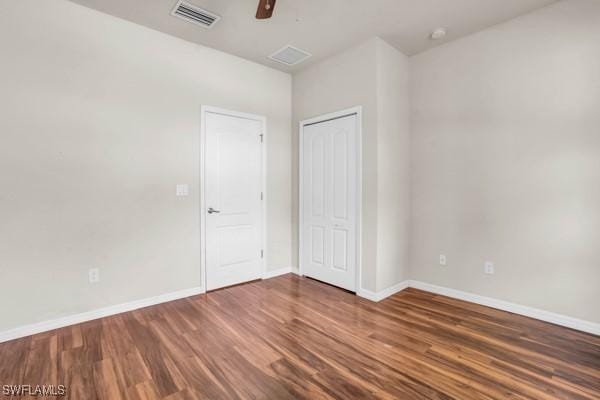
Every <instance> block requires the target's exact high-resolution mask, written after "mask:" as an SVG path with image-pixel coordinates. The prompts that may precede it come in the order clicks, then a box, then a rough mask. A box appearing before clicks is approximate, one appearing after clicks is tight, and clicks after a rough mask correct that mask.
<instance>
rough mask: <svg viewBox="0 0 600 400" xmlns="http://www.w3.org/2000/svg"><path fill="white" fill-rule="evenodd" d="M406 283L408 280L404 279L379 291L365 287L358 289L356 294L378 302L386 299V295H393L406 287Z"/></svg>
mask: <svg viewBox="0 0 600 400" xmlns="http://www.w3.org/2000/svg"><path fill="white" fill-rule="evenodd" d="M408 283H409V281H404V282H400V283H398V284H396V285H394V286H392V287H389V288H387V289H384V290H381V291H379V292H372V291H370V290H366V289H362V288H361V289H359V290H358V292H357V293H356V294H357V295H359V296H360V297H363V298H365V299H367V300H371V301H374V302H379V301H381V300H383V299H386V298H388V297H390V296H391V295H394V294H396V293H398V292H401V291H403V290H404V289H406V288H407V287H408Z"/></svg>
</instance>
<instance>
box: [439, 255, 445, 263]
mask: <svg viewBox="0 0 600 400" xmlns="http://www.w3.org/2000/svg"><path fill="white" fill-rule="evenodd" d="M440 265H446V256H445V255H443V254H440Z"/></svg>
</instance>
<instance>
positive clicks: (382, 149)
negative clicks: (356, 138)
mask: <svg viewBox="0 0 600 400" xmlns="http://www.w3.org/2000/svg"><path fill="white" fill-rule="evenodd" d="M377 43H378V47H377V114H378V117H377V121H378V135H377V139H378V140H377V147H378V150H377V192H378V196H377V288H376V289H377V291H382V290H384V289H387V288H389V287H391V286H393V285H395V284H397V283H400V282H402V281H404V280H406V279H408V268H409V264H408V263H409V248H408V244H409V237H408V234H409V223H410V208H409V200H410V193H409V189H410V115H409V107H410V103H409V96H408V94H409V74H408V58H407V57H406V56H404V55H403V54H402V53H400V52H399V51H398V50H396V49H395V48H394V47H392V46H390V45H389V44H387V43H386V42H384V41H383V40H379V41H378V42H377Z"/></svg>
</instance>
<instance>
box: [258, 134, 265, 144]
mask: <svg viewBox="0 0 600 400" xmlns="http://www.w3.org/2000/svg"><path fill="white" fill-rule="evenodd" d="M258 136H260V142H261V143H262V142H263V140H264V137H263V136H264V135H263V134H262V133H261V134H260V135H258Z"/></svg>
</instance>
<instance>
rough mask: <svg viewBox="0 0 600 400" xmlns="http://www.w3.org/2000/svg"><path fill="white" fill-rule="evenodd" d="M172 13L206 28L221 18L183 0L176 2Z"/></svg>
mask: <svg viewBox="0 0 600 400" xmlns="http://www.w3.org/2000/svg"><path fill="white" fill-rule="evenodd" d="M171 15H172V16H174V17H177V18H181V19H183V20H185V21H187V22H191V23H192V24H196V25H200V26H202V27H204V28H212V26H213V25H214V24H216V23H217V21H219V20H220V19H221V17H219V16H218V15H216V14H213V13H211V12H208V11H206V10H203V9H202V8H200V7H198V6H195V5H193V4H191V3H188V2H187V1H183V0H179V1H178V2H177V4H175V7H174V8H173V11H171Z"/></svg>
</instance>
